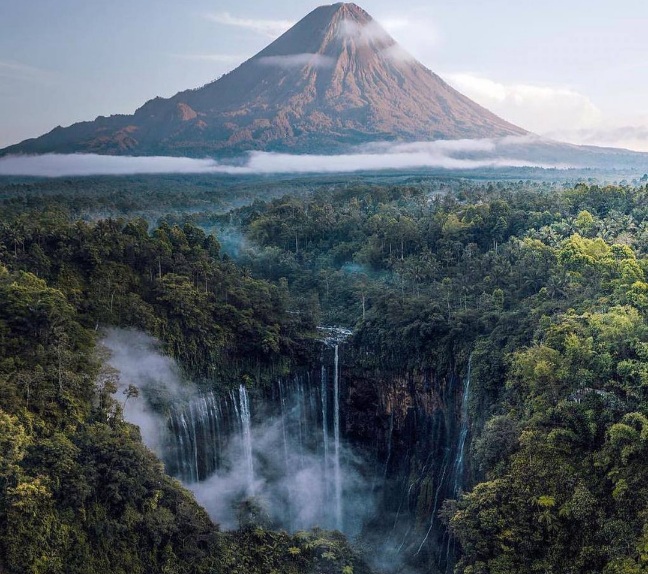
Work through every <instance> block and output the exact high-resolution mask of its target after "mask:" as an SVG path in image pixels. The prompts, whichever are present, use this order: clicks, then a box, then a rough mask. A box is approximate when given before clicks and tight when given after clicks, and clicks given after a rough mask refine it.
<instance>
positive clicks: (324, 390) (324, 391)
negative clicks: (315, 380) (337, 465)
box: [320, 365, 329, 498]
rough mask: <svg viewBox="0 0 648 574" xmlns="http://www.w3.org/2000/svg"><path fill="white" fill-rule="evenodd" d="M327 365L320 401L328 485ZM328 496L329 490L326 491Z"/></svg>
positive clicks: (322, 377) (321, 381) (323, 375)
mask: <svg viewBox="0 0 648 574" xmlns="http://www.w3.org/2000/svg"><path fill="white" fill-rule="evenodd" d="M326 375H327V373H326V367H325V366H324V365H322V372H321V375H320V402H321V403H322V446H323V448H324V460H323V461H322V463H323V465H322V466H323V469H324V472H323V476H324V484H325V485H326V487H328V475H329V436H328V385H327V376H326ZM325 494H326V496H327V498H328V495H329V492H328V490H327V491H326V493H325Z"/></svg>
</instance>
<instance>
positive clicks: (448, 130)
mask: <svg viewBox="0 0 648 574" xmlns="http://www.w3.org/2000/svg"><path fill="white" fill-rule="evenodd" d="M525 133H526V132H525V130H523V129H521V128H518V127H516V126H514V125H512V124H510V123H508V122H506V121H504V120H502V119H501V118H499V117H497V116H496V115H494V114H492V113H491V112H489V111H488V110H486V109H484V108H483V107H481V106H479V105H478V104H476V103H475V102H473V101H472V100H470V99H468V98H467V97H465V96H463V95H462V94H460V93H459V92H457V91H456V90H454V89H453V88H452V87H450V86H449V85H448V84H446V83H445V82H444V81H443V80H442V79H441V78H439V77H438V76H437V75H436V74H434V73H433V72H431V71H430V70H428V69H427V68H426V67H424V66H423V65H422V64H421V63H419V62H418V61H416V60H415V59H414V58H412V57H411V56H410V55H409V54H407V53H406V52H405V51H404V50H403V49H402V48H400V47H399V46H398V44H397V43H396V42H395V40H394V39H393V38H392V37H391V36H389V34H387V32H385V30H384V29H383V28H381V27H380V25H379V24H378V23H377V22H376V21H375V20H373V19H372V18H371V16H370V15H369V14H367V13H366V12H365V11H364V10H362V9H361V8H360V7H358V6H357V5H355V4H345V3H339V4H333V5H328V6H320V7H319V8H316V9H315V10H314V11H313V12H311V13H310V14H308V15H307V16H306V17H305V18H303V19H302V20H301V21H300V22H298V23H297V24H296V25H295V26H293V27H292V28H291V29H290V30H288V31H287V32H286V33H285V34H283V35H282V36H281V37H279V38H278V39H277V40H275V41H274V42H273V43H272V44H270V45H269V46H268V47H266V48H265V49H264V50H262V51H261V52H259V53H258V54H257V55H255V56H254V57H252V58H250V59H249V60H247V61H246V62H244V63H243V64H241V65H240V66H239V67H238V68H236V69H235V70H233V71H232V72H230V73H229V74H227V75H225V76H223V77H221V78H219V79H218V80H216V81H214V82H212V83H210V84H207V85H206V86H204V87H202V88H199V89H194V90H187V91H184V92H180V93H178V94H176V95H175V96H173V97H171V98H168V99H164V98H155V99H153V100H150V101H148V102H147V103H146V104H144V105H143V106H142V107H141V108H139V109H138V110H137V111H136V112H135V113H134V114H133V115H114V116H110V117H101V116H100V117H98V118H97V119H96V120H95V121H92V122H81V123H77V124H74V125H72V126H70V127H67V128H62V127H57V128H55V129H54V130H52V131H51V132H49V133H48V134H45V135H43V136H41V137H39V138H35V139H30V140H26V141H24V142H22V143H20V144H17V145H14V146H11V147H8V148H6V149H4V150H2V151H0V155H6V154H9V153H48V152H57V153H72V152H92V153H100V154H111V155H154V154H160V155H181V156H205V155H212V156H214V155H233V154H236V153H240V152H242V151H247V150H266V151H291V152H301V153H303V152H318V153H321V152H325V153H326V152H333V151H340V150H343V149H344V148H345V147H348V146H350V145H356V144H363V143H369V142H376V141H399V142H411V141H427V140H436V139H459V138H490V137H501V136H507V135H523V134H525Z"/></svg>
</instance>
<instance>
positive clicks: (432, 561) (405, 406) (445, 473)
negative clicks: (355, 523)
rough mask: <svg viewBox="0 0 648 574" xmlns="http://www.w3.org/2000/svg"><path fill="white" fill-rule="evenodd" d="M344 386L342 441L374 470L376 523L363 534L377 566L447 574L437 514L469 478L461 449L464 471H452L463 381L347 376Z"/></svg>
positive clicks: (450, 551) (448, 545)
mask: <svg viewBox="0 0 648 574" xmlns="http://www.w3.org/2000/svg"><path fill="white" fill-rule="evenodd" d="M344 379H345V380H346V385H347V388H348V395H347V396H348V398H347V402H346V417H345V420H346V433H347V438H348V439H349V440H350V441H351V442H352V443H353V444H355V445H356V446H360V445H361V446H363V447H364V448H365V449H366V450H367V452H368V453H371V454H370V456H368V457H367V458H368V459H370V460H373V461H375V464H376V468H375V469H373V471H372V472H373V474H374V475H375V476H376V477H377V478H376V484H377V485H379V486H377V488H378V489H379V491H380V497H379V500H380V502H379V511H378V512H377V513H376V516H377V517H378V518H377V519H376V520H375V521H373V522H372V523H371V524H369V525H368V527H367V529H366V532H367V541H368V543H369V544H370V545H371V546H372V547H373V548H380V549H382V552H383V553H384V554H383V555H381V556H379V557H378V558H377V560H378V562H379V563H381V564H384V565H387V566H389V565H390V564H392V563H393V564H401V565H403V564H408V565H409V566H410V567H412V568H413V569H414V570H418V569H422V571H426V572H445V571H448V569H451V568H452V564H453V561H454V556H455V550H456V548H455V542H454V540H453V539H452V538H451V537H450V536H449V534H448V530H447V524H446V523H445V522H444V521H443V520H442V519H441V517H440V513H441V511H442V508H443V503H444V501H445V500H447V499H452V498H456V497H457V495H458V494H459V493H460V492H461V491H462V490H464V488H465V487H466V485H467V484H469V483H470V481H471V474H472V471H471V468H470V460H469V457H468V456H467V452H468V448H467V447H466V449H465V450H466V464H465V465H461V466H459V465H458V464H457V463H458V460H459V457H460V454H462V453H460V452H459V448H460V444H461V443H460V435H461V423H462V420H461V402H462V394H463V392H464V390H465V388H466V387H465V384H466V376H465V375H464V376H463V377H462V376H459V375H458V374H456V373H454V372H448V373H445V374H443V375H441V374H435V373H433V372H416V373H409V374H407V375H395V374H388V373H373V374H369V373H365V374H364V375H360V374H359V373H357V372H353V370H350V371H348V372H346V373H345V374H344ZM466 422H467V421H466ZM464 446H466V445H464Z"/></svg>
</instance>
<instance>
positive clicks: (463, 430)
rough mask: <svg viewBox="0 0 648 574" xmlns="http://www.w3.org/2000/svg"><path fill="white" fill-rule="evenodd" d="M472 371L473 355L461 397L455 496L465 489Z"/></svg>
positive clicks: (470, 358) (469, 360) (455, 469)
mask: <svg viewBox="0 0 648 574" xmlns="http://www.w3.org/2000/svg"><path fill="white" fill-rule="evenodd" d="M471 369H472V354H471V355H470V357H469V358H468V372H467V373H466V379H465V380H464V387H463V393H462V396H461V427H460V429H459V440H458V442H457V456H456V459H455V468H454V485H453V492H452V494H453V495H454V496H457V495H459V493H460V492H461V489H462V488H463V475H464V450H465V447H466V439H467V438H468V429H469V422H470V421H469V420H468V400H469V398H470V371H471Z"/></svg>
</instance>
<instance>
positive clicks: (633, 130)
mask: <svg viewBox="0 0 648 574" xmlns="http://www.w3.org/2000/svg"><path fill="white" fill-rule="evenodd" d="M547 135H548V137H551V138H554V139H557V140H560V141H566V142H570V143H576V144H582V145H595V146H604V147H615V148H625V149H631V150H635V151H643V152H648V122H647V121H646V120H644V119H637V120H636V121H635V123H633V124H628V123H625V122H621V123H617V124H613V123H609V122H606V123H605V125H601V126H599V127H595V128H586V129H571V130H570V129H558V130H555V131H553V132H551V133H549V134H547Z"/></svg>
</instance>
